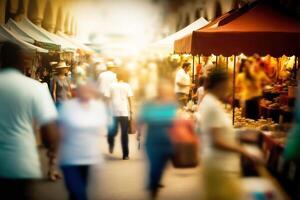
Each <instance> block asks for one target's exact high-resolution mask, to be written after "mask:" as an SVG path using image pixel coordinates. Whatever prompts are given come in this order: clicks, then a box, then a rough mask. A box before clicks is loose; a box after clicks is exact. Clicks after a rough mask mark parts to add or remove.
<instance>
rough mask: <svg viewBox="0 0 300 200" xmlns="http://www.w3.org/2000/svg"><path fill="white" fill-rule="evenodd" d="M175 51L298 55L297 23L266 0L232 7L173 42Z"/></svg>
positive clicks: (195, 53)
mask: <svg viewBox="0 0 300 200" xmlns="http://www.w3.org/2000/svg"><path fill="white" fill-rule="evenodd" d="M174 50H175V53H191V54H193V55H206V56H208V55H211V54H215V55H223V56H232V55H239V54H241V53H244V54H246V55H253V54H255V53H258V54H260V55H262V56H263V55H267V54H270V55H272V56H274V57H279V56H282V55H287V56H292V55H297V56H299V55H300V23H299V22H298V21H296V20H295V19H293V18H291V17H290V16H286V15H284V14H283V13H282V12H280V11H278V10H277V9H276V8H274V7H272V6H271V5H270V4H269V3H267V2H266V1H259V2H255V3H252V4H250V5H247V6H245V7H243V8H241V9H238V10H233V11H231V12H229V13H226V14H225V15H223V16H221V17H219V18H217V19H216V20H214V21H213V22H211V23H209V24H208V25H207V26H205V27H203V28H201V29H199V30H197V31H193V33H192V34H189V35H187V36H185V37H183V38H182V39H179V40H176V41H175V44H174Z"/></svg>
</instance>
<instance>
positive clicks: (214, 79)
mask: <svg viewBox="0 0 300 200" xmlns="http://www.w3.org/2000/svg"><path fill="white" fill-rule="evenodd" d="M204 87H205V90H206V91H208V92H209V93H212V94H213V95H215V96H216V97H217V98H218V99H220V100H222V101H225V100H227V97H228V95H229V93H230V88H231V82H230V78H229V75H228V73H227V72H226V71H225V70H223V69H220V68H214V69H212V70H211V72H210V73H209V75H208V77H207V78H206V79H205V86H204Z"/></svg>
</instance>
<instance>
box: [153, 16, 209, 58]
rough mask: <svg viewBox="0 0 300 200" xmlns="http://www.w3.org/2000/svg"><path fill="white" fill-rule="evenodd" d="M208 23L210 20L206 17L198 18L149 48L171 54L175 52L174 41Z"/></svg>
mask: <svg viewBox="0 0 300 200" xmlns="http://www.w3.org/2000/svg"><path fill="white" fill-rule="evenodd" d="M207 24H208V21H207V20H206V19H204V18H203V17H201V18H199V19H198V20H196V21H194V22H193V23H191V24H190V25H188V26H186V27H185V28H183V29H181V30H179V31H177V32H176V33H173V34H171V35H169V36H167V37H166V38H164V39H161V40H159V41H157V42H155V43H153V44H151V45H149V50H150V51H153V52H156V53H160V54H170V53H173V52H174V48H173V47H174V46H173V44H174V42H175V41H176V40H178V39H180V38H182V37H183V36H185V35H187V34H189V33H191V32H193V31H195V30H198V29H200V28H202V27H204V26H205V25H207Z"/></svg>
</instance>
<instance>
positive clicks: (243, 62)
mask: <svg viewBox="0 0 300 200" xmlns="http://www.w3.org/2000/svg"><path fill="white" fill-rule="evenodd" d="M246 62H247V59H242V60H241V65H240V68H239V73H242V72H243V71H244V68H245V65H246Z"/></svg>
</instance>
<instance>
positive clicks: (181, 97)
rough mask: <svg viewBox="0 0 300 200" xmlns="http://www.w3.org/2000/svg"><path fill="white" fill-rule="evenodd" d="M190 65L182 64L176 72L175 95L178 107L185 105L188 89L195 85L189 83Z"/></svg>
mask: <svg viewBox="0 0 300 200" xmlns="http://www.w3.org/2000/svg"><path fill="white" fill-rule="evenodd" d="M190 70H191V63H188V62H186V63H183V65H182V67H181V68H180V69H179V70H178V71H177V73H176V77H175V93H176V96H177V101H178V103H179V104H180V106H185V105H186V104H187V101H188V98H189V94H190V89H191V88H192V87H194V86H195V85H194V84H192V83H191V78H190V75H189V74H188V73H189V71H190Z"/></svg>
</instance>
